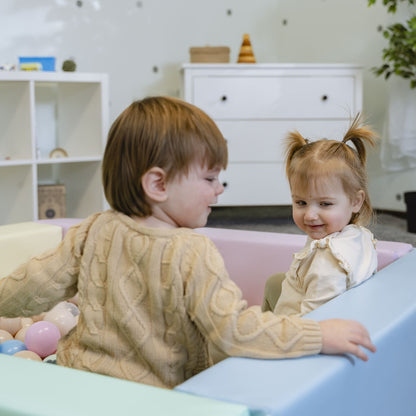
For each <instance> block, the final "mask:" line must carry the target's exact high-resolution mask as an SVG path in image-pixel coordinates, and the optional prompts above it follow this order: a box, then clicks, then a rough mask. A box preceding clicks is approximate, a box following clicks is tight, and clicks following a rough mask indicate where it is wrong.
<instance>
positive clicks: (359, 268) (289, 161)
mask: <svg viewBox="0 0 416 416" xmlns="http://www.w3.org/2000/svg"><path fill="white" fill-rule="evenodd" d="M375 138H376V134H375V133H374V132H373V131H371V130H370V129H369V128H368V127H365V126H361V127H360V117H359V116H357V117H356V118H355V120H354V122H353V123H352V125H351V127H350V128H349V130H348V132H347V133H346V135H345V137H344V139H343V140H342V142H338V141H335V140H326V139H322V140H318V141H315V142H309V141H308V140H307V139H304V138H303V137H302V136H301V135H300V134H299V133H298V132H293V133H291V134H289V136H288V137H287V149H286V174H287V177H288V179H289V185H290V190H291V193H292V201H293V205H292V214H293V219H294V221H295V224H296V225H297V226H298V227H299V228H300V229H301V230H302V231H304V232H305V233H306V234H307V235H308V239H307V242H306V245H305V247H304V248H303V249H302V251H300V252H299V253H296V254H295V256H294V261H293V262H292V264H291V266H290V269H289V271H288V272H287V273H286V276H285V278H284V281H283V284H282V283H281V281H282V275H281V274H280V275H279V274H277V275H274V276H272V277H271V278H269V279H268V281H267V282H266V288H265V299H264V302H263V309H264V310H273V311H274V313H275V314H286V315H294V314H296V315H304V314H306V313H308V312H310V311H312V310H313V309H315V308H317V307H318V306H320V305H322V304H323V303H325V302H328V301H329V300H331V299H333V298H334V297H336V296H338V295H340V294H341V293H343V292H345V291H346V290H348V289H350V288H352V287H354V286H357V285H358V284H360V283H362V282H363V281H364V280H366V279H368V278H369V277H370V276H372V275H373V274H374V273H375V272H376V270H377V253H376V249H375V240H374V238H373V235H372V234H371V232H370V231H369V230H367V229H366V228H364V227H363V226H364V225H366V224H368V223H369V222H370V220H371V217H372V209H371V203H370V198H369V195H368V190H367V175H366V148H365V145H366V144H368V145H374V143H375ZM349 142H352V143H353V145H354V147H355V149H354V148H353V147H350V146H349V145H348V144H347V143H349ZM280 286H281V288H280Z"/></svg>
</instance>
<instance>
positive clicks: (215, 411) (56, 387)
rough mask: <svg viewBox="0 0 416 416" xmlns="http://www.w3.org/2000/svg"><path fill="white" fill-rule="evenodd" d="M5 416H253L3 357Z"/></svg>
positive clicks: (0, 380) (0, 392)
mask: <svg viewBox="0 0 416 416" xmlns="http://www.w3.org/2000/svg"><path fill="white" fill-rule="evenodd" d="M0 369H1V376H0V414H1V415H2V416H12V415H13V416H16V415H33V416H35V415H36V416H69V415H71V416H73V415H77V416H92V415H100V416H106V415H108V416H110V415H111V416H114V415H117V416H121V415H140V416H142V415H154V416H159V415H169V416H176V415H178V416H179V415H181V416H196V415H198V416H205V415H206V416H208V415H209V416H212V415H215V416H248V415H249V412H248V409H247V407H246V406H243V405H237V404H231V403H225V402H221V401H218V400H213V399H206V398H202V397H198V396H193V395H189V394H187V393H181V392H176V391H173V390H167V389H161V388H157V387H152V386H147V385H144V384H140V383H135V382H132V381H126V380H120V379H116V378H113V377H109V376H103V375H99V374H93V373H89V372H85V371H80V370H74V369H71V368H66V367H61V366H58V365H54V364H48V363H43V362H39V361H32V360H27V359H24V358H18V357H13V356H9V355H5V354H0Z"/></svg>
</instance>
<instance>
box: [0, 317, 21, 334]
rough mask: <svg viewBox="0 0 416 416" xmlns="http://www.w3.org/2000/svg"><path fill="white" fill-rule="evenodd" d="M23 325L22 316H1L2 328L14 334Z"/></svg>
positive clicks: (0, 324) (0, 325) (0, 326)
mask: <svg viewBox="0 0 416 416" xmlns="http://www.w3.org/2000/svg"><path fill="white" fill-rule="evenodd" d="M21 327H22V319H21V318H3V317H2V318H0V329H3V330H5V331H7V332H10V333H11V334H12V335H14V334H15V333H16V332H17V331H18V330H19V329H20V328H21Z"/></svg>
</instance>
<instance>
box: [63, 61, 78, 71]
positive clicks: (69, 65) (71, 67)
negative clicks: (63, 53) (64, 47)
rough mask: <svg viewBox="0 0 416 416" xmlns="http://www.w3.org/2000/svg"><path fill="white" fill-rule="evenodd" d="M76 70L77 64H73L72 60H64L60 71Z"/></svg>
mask: <svg viewBox="0 0 416 416" xmlns="http://www.w3.org/2000/svg"><path fill="white" fill-rule="evenodd" d="M76 69H77V64H76V63H75V61H74V60H73V59H66V60H65V61H64V62H63V63H62V71H65V72H75V70H76Z"/></svg>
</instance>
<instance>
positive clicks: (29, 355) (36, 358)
mask: <svg viewBox="0 0 416 416" xmlns="http://www.w3.org/2000/svg"><path fill="white" fill-rule="evenodd" d="M13 356H14V357H20V358H25V359H27V360H33V361H42V358H40V357H39V355H38V354H36V353H35V352H33V351H29V350H22V351H19V352H17V353H16V354H13Z"/></svg>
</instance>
